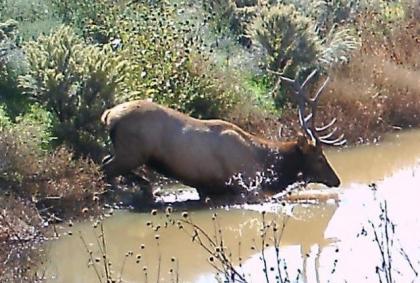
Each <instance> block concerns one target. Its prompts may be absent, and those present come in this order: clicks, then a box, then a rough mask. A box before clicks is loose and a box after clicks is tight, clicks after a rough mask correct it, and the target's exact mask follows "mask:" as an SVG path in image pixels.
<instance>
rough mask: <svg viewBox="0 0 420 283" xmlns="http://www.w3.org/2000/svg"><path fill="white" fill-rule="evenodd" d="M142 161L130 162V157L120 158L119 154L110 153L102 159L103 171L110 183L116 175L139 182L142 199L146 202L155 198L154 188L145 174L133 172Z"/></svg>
mask: <svg viewBox="0 0 420 283" xmlns="http://www.w3.org/2000/svg"><path fill="white" fill-rule="evenodd" d="M141 164H142V162H130V159H128V158H127V159H125V158H119V157H118V156H116V155H114V156H111V155H108V156H106V157H105V158H104V159H103V160H102V171H103V172H104V175H105V177H106V180H107V181H108V182H109V183H112V182H111V181H112V180H113V178H114V177H117V176H124V177H125V178H126V180H127V181H129V182H133V183H135V184H138V185H139V187H140V189H141V191H142V192H141V195H142V199H144V201H146V202H150V201H152V200H153V188H152V185H151V184H150V181H149V180H148V179H146V178H145V177H143V176H140V175H138V174H135V173H133V172H132V170H134V169H135V168H137V167H139V166H140V165H141Z"/></svg>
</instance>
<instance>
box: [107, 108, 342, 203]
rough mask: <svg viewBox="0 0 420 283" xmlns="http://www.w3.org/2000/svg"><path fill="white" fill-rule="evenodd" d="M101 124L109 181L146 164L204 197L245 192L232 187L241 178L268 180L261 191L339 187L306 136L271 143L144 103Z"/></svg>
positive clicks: (111, 113) (231, 126) (114, 110)
mask: <svg viewBox="0 0 420 283" xmlns="http://www.w3.org/2000/svg"><path fill="white" fill-rule="evenodd" d="M101 120H102V122H103V123H104V124H105V125H106V126H107V127H108V128H109V130H110V135H111V139H112V143H113V146H114V156H112V157H108V158H106V160H105V159H104V164H103V169H104V172H105V173H106V174H107V175H108V176H110V177H112V176H117V175H121V174H126V173H129V172H130V171H131V170H133V169H135V168H137V167H139V166H141V165H143V164H146V165H148V166H150V167H152V168H154V169H155V170H156V171H158V172H161V173H163V174H165V175H167V176H169V177H173V178H175V179H177V180H179V181H181V182H182V183H184V184H186V185H190V186H192V187H196V188H197V189H198V191H199V194H200V197H205V196H208V195H216V194H219V195H220V194H226V193H229V192H233V193H238V192H240V191H243V187H242V186H241V185H240V184H239V182H237V181H232V180H233V179H234V178H232V177H233V176H235V175H238V174H241V175H242V180H244V181H245V183H246V184H251V183H252V181H253V180H255V179H256V176H257V175H258V174H259V173H263V174H264V176H266V177H269V178H270V180H264V181H263V182H262V183H261V185H262V188H263V189H266V190H272V191H280V190H282V189H284V188H285V187H286V186H287V185H289V184H291V183H294V182H296V181H298V180H299V179H300V178H301V179H303V180H306V181H308V182H321V183H324V184H326V185H328V186H338V185H339V184H340V181H339V179H338V177H337V175H336V174H335V173H334V171H333V169H332V168H331V167H330V165H329V164H328V161H327V160H326V158H325V156H324V154H323V152H322V149H321V147H320V146H315V145H312V144H310V143H309V142H308V141H307V139H306V138H305V137H303V136H299V138H298V140H297V141H295V142H275V141H270V140H267V139H263V138H260V137H256V136H254V135H251V134H249V133H247V132H245V131H244V130H242V129H241V128H239V127H238V126H236V125H234V124H232V123H229V122H226V121H222V120H199V119H194V118H192V117H189V116H187V115H185V114H182V113H180V112H178V111H175V110H173V109H170V108H167V107H164V106H161V105H158V104H155V103H153V102H151V101H146V100H138V101H131V102H126V103H123V104H119V105H117V106H115V107H114V108H111V109H109V110H106V111H105V112H104V113H103V115H102V118H101ZM229 181H231V182H229Z"/></svg>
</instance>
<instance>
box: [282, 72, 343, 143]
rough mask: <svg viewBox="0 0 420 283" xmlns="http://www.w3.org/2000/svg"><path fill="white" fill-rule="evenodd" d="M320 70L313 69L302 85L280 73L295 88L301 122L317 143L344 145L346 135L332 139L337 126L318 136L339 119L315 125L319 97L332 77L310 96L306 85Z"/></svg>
mask: <svg viewBox="0 0 420 283" xmlns="http://www.w3.org/2000/svg"><path fill="white" fill-rule="evenodd" d="M317 72H318V70H317V69H315V70H313V71H312V72H311V73H310V74H309V76H307V77H306V79H305V80H304V82H303V83H302V84H301V85H300V84H299V83H298V82H297V81H296V80H293V79H290V78H287V77H284V76H282V75H281V74H279V77H280V79H281V81H284V82H286V83H287V84H288V86H289V87H291V88H292V89H293V92H294V93H295V101H296V102H297V105H298V114H299V122H300V125H301V126H302V128H303V130H304V131H305V133H306V134H307V135H308V136H309V137H310V138H311V139H312V141H314V142H315V143H316V144H318V143H324V144H328V145H337V146H338V145H343V144H345V143H346V140H345V139H344V135H343V134H342V135H341V136H340V137H338V138H336V139H330V138H331V137H333V135H334V134H335V133H336V131H337V127H335V128H334V129H332V131H330V132H329V133H327V134H325V135H323V136H320V137H319V136H318V133H320V132H323V131H326V130H328V129H330V128H331V127H332V126H333V125H334V124H335V122H336V121H337V119H336V118H334V119H332V120H331V121H330V122H329V123H328V124H326V125H323V126H321V127H316V126H315V120H316V119H315V118H316V113H317V107H318V102H319V98H320V96H321V94H322V92H323V91H324V89H325V87H326V86H327V84H328V82H329V81H330V77H327V78H326V79H325V81H324V82H323V83H322V85H321V87H320V88H319V89H318V91H317V92H316V94H315V95H314V96H313V97H310V96H309V95H308V93H307V90H306V87H307V85H308V84H309V82H310V81H311V80H312V79H313V78H314V77H315V75H316V74H317ZM307 108H309V110H310V112H311V113H309V114H308V115H306V114H305V109H307Z"/></svg>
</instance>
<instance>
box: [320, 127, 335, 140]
mask: <svg viewBox="0 0 420 283" xmlns="http://www.w3.org/2000/svg"><path fill="white" fill-rule="evenodd" d="M335 132H337V127H335V128H334V129H333V130H332V131H331V132H329V133H328V134H325V135H323V136H320V137H319V139H320V140H326V139H329V138H330V137H332V136H333V135H334V134H335Z"/></svg>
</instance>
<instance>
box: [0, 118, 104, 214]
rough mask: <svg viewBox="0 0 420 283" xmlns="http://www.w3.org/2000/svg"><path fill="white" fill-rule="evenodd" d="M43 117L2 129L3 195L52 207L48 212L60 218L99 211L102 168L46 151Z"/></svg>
mask: <svg viewBox="0 0 420 283" xmlns="http://www.w3.org/2000/svg"><path fill="white" fill-rule="evenodd" d="M43 115H48V114H47V113H45V112H44V113H43V112H42V111H40V110H37V111H34V113H31V114H27V115H25V116H23V117H21V118H20V119H18V122H17V123H10V124H8V125H7V124H5V123H3V127H1V128H0V160H1V162H0V192H5V191H8V192H9V194H12V195H17V196H20V197H21V198H23V199H26V200H31V201H32V202H33V203H34V204H36V205H37V206H38V207H39V208H45V207H49V206H50V208H49V210H48V211H47V212H48V213H55V214H56V215H59V216H60V217H69V216H76V215H81V214H82V209H83V208H84V207H88V208H90V209H93V210H95V209H98V208H99V206H98V205H97V204H98V203H97V201H96V200H97V197H95V195H96V193H97V192H100V191H101V190H103V189H104V183H103V181H102V180H101V179H102V175H101V173H100V171H99V168H98V166H97V165H95V164H93V163H92V162H91V161H89V160H84V159H75V158H74V157H73V154H72V153H71V151H69V150H67V149H65V148H63V147H59V148H57V149H55V150H53V151H52V152H51V151H50V150H46V149H45V150H44V149H42V144H45V143H47V142H48V139H49V138H51V137H50V136H49V134H48V133H49V131H48V129H47V128H46V125H47V123H46V122H45V120H47V119H46V118H45V117H41V116H43Z"/></svg>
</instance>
